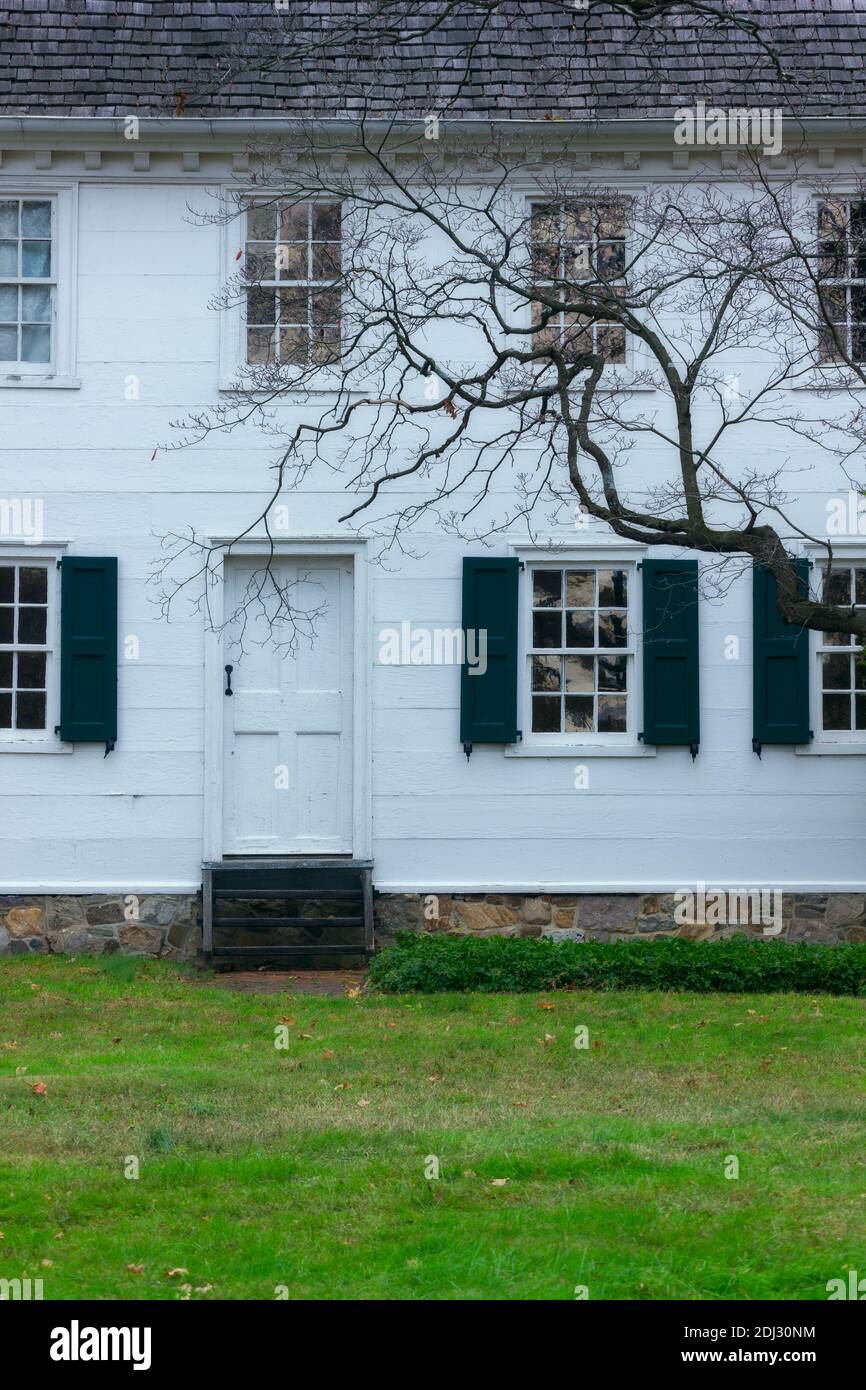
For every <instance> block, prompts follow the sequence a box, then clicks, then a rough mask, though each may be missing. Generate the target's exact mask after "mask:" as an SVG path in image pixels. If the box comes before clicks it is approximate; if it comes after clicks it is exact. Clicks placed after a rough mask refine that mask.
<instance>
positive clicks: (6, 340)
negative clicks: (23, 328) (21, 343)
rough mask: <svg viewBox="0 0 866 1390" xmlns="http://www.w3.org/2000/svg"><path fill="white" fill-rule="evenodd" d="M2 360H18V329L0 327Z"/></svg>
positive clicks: (0, 357) (0, 354)
mask: <svg viewBox="0 0 866 1390" xmlns="http://www.w3.org/2000/svg"><path fill="white" fill-rule="evenodd" d="M0 361H2V362H17V361H18V329H17V328H0Z"/></svg>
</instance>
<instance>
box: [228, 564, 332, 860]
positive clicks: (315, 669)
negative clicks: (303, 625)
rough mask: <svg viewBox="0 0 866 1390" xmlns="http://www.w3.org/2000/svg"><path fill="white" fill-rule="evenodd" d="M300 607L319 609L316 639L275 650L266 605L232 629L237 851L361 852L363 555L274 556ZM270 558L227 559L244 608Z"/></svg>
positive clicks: (231, 835) (232, 793) (234, 596)
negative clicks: (356, 578) (357, 740)
mask: <svg viewBox="0 0 866 1390" xmlns="http://www.w3.org/2000/svg"><path fill="white" fill-rule="evenodd" d="M272 563H273V566H276V567H277V568H278V572H279V582H280V584H281V585H284V584H287V583H291V584H292V585H293V586H294V587H293V588H292V590H291V595H292V597H291V601H292V604H293V606H294V607H295V608H297V609H299V610H301V611H305V612H313V611H314V610H315V611H316V613H317V616H316V617H315V620H314V623H313V627H314V630H315V635H314V636H313V638H312V641H310V640H309V639H308V638H306V637H304V636H301V637H300V638H299V642H298V645H297V648H296V650H295V651H294V652H292V651H287V650H285V649H283V650H275V648H274V645H273V643H272V642H271V641H269V640H268V626H267V621H266V619H265V618H264V616H263V615H262V614H261V613H258V612H256V608H255V606H253V607H252V608H251V607H249V606H247V608H246V609H245V612H244V622H245V627H244V629H243V631H242V630H241V628H242V627H243V624H242V623H241V622H238V621H235V622H234V623H233V624H232V625H231V627H230V628H229V629H228V630H227V632H226V642H225V662H226V664H229V665H231V666H232V672H231V687H232V694H231V695H230V696H228V695H224V696H223V709H224V725H225V746H224V757H223V768H224V773H223V776H224V779H225V786H224V797H223V806H224V823H225V824H224V831H225V845H224V852H225V853H226V854H239V855H259V854H260V855H293V854H297V855H320V854H350V853H351V852H352V671H353V652H352V633H353V620H352V606H353V593H352V564H351V561H350V560H347V559H345V558H342V557H341V558H324V557H322V558H311V559H309V560H303V559H302V560H295V559H292V560H287V559H281V560H275V561H273V562H272ZM260 571H261V561H260V560H258V561H256V560H252V559H249V560H231V561H229V562H228V563H227V565H226V585H227V587H228V592H227V594H226V600H227V605H228V606H227V612H229V613H234V612H235V610H236V609H237V608H238V605H239V603H240V601H241V598H242V595H243V594H244V592H245V591H246V588H247V585H248V583H249V581H250V578H251V576H252V575H253V574H255V573H256V572H260Z"/></svg>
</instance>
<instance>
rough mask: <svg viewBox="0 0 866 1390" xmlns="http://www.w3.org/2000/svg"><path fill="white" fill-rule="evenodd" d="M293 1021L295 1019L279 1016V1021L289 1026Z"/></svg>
mask: <svg viewBox="0 0 866 1390" xmlns="http://www.w3.org/2000/svg"><path fill="white" fill-rule="evenodd" d="M294 1021H295V1020H294V1019H293V1018H281V1019H280V1023H287V1024H288V1025H289V1026H290V1027H291V1025H292V1024H293V1023H294Z"/></svg>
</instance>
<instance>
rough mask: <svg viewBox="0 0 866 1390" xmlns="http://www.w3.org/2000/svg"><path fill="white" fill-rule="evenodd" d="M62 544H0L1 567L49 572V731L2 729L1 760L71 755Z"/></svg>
mask: <svg viewBox="0 0 866 1390" xmlns="http://www.w3.org/2000/svg"><path fill="white" fill-rule="evenodd" d="M64 553H65V546H62V545H34V546H28V545H22V544H21V543H20V541H19V542H16V543H15V544H14V545H13V544H9V543H6V542H3V543H0V565H4V564H5V565H28V564H32V563H33V562H34V561H42V562H44V563H45V565H46V568H47V570H48V622H47V627H46V633H45V636H46V646H47V648H48V659H47V660H46V663H45V687H46V692H47V694H46V699H45V728H44V729H0V757H2V755H3V754H4V753H71V752H72V749H73V745H72V744H71V743H61V741H60V737H59V735H58V733H57V732H55V731H56V729H57V727H58V725H59V723H60V567H59V563H58V562H59V560H60V559H61V557H62V555H63V554H64Z"/></svg>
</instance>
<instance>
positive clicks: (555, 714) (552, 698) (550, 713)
mask: <svg viewBox="0 0 866 1390" xmlns="http://www.w3.org/2000/svg"><path fill="white" fill-rule="evenodd" d="M2 698H3V697H2V696H0V699H2ZM532 732H533V733H534V734H558V733H559V696H558V695H533V697H532Z"/></svg>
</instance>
